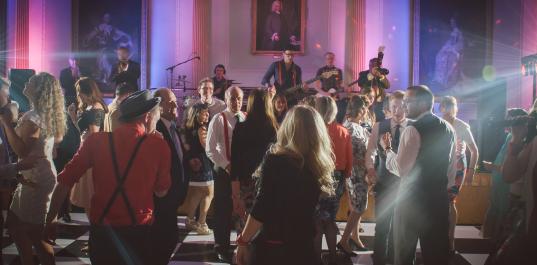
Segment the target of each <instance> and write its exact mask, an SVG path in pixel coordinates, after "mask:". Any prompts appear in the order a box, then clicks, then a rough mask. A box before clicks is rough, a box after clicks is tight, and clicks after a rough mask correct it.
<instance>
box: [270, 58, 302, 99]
mask: <svg viewBox="0 0 537 265" xmlns="http://www.w3.org/2000/svg"><path fill="white" fill-rule="evenodd" d="M282 56H283V60H280V61H277V62H273V63H272V64H271V65H270V66H269V68H268V70H267V72H266V73H265V75H264V76H263V80H261V84H262V85H263V86H270V84H271V83H270V79H271V78H273V79H274V86H275V87H276V92H277V93H278V94H280V93H284V92H285V91H286V90H287V89H289V88H290V87H294V86H297V85H300V84H302V69H300V66H298V65H297V64H295V63H294V62H293V54H292V52H291V51H290V50H285V51H283V53H282Z"/></svg>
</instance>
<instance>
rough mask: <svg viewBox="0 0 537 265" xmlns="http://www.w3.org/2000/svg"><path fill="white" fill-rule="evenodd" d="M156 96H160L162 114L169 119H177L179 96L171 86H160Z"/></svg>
mask: <svg viewBox="0 0 537 265" xmlns="http://www.w3.org/2000/svg"><path fill="white" fill-rule="evenodd" d="M154 96H155V97H160V98H161V101H160V116H161V117H162V118H164V119H166V120H169V121H175V120H176V119H177V98H176V97H175V94H174V93H173V92H172V90H171V89H169V88H159V89H158V90H157V91H155V94H154Z"/></svg>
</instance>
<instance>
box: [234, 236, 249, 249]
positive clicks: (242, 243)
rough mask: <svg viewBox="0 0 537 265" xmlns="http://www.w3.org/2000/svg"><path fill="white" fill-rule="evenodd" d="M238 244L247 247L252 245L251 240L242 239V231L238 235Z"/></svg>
mask: <svg viewBox="0 0 537 265" xmlns="http://www.w3.org/2000/svg"><path fill="white" fill-rule="evenodd" d="M236 242H237V245H238V246H242V247H247V246H249V245H250V242H248V241H244V239H242V233H240V234H239V235H238V236H237V240H236Z"/></svg>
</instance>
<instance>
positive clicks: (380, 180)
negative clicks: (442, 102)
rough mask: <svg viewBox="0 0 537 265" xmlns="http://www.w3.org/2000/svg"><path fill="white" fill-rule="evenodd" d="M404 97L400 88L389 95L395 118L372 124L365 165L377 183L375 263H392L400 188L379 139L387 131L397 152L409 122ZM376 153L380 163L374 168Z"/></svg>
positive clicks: (370, 178) (381, 264)
mask: <svg viewBox="0 0 537 265" xmlns="http://www.w3.org/2000/svg"><path fill="white" fill-rule="evenodd" d="M404 97H405V93H404V92H403V91H400V90H397V91H395V92H393V93H392V94H391V95H390V96H389V98H388V101H389V109H390V112H391V113H392V114H393V115H392V118H389V119H386V120H383V121H381V122H377V123H376V124H375V125H374V126H373V129H372V130H371V135H370V137H369V142H368V144H367V152H366V159H365V165H366V168H367V172H368V173H367V174H368V178H369V180H370V182H371V183H375V187H374V191H375V223H376V225H375V244H374V247H373V250H374V251H373V264H374V265H385V264H386V263H389V264H393V258H394V257H393V252H394V251H393V214H394V210H395V200H396V199H397V191H398V190H399V177H398V176H396V175H394V174H392V173H390V171H388V169H386V155H385V154H384V152H383V150H382V147H381V144H380V141H381V140H382V138H381V137H382V135H384V134H386V133H390V134H391V135H393V137H392V141H391V147H392V148H393V151H394V152H395V153H397V150H398V147H399V140H400V138H401V133H402V132H403V130H404V129H405V128H406V126H407V124H408V119H407V118H406V115H405V109H404V104H403V101H404ZM377 156H378V165H377V166H376V169H375V158H376V157H377Z"/></svg>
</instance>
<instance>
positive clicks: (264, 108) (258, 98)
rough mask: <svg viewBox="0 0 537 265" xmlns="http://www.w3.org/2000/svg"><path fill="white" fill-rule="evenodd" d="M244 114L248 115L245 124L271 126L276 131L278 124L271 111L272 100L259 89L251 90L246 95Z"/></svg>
mask: <svg viewBox="0 0 537 265" xmlns="http://www.w3.org/2000/svg"><path fill="white" fill-rule="evenodd" d="M246 112H247V113H248V115H247V116H246V121H245V122H248V123H250V122H254V123H258V124H263V125H265V124H266V125H269V126H272V127H273V128H274V131H276V130H278V122H277V121H276V118H275V117H274V112H273V111H272V99H271V97H270V94H269V93H267V91H265V90H261V89H254V90H252V91H251V92H250V95H248V104H247V105H246Z"/></svg>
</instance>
